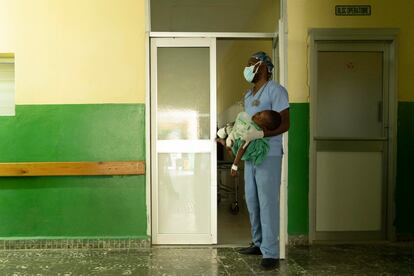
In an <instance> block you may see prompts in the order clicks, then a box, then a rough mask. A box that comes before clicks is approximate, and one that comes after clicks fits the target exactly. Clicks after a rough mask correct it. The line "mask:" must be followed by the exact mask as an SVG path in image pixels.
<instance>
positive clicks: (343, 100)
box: [317, 52, 383, 138]
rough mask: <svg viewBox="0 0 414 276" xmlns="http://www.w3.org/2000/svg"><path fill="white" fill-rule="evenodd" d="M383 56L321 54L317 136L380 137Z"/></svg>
mask: <svg viewBox="0 0 414 276" xmlns="http://www.w3.org/2000/svg"><path fill="white" fill-rule="evenodd" d="M382 66H383V65H382V52H319V53H318V93H317V95H318V96H317V97H318V98H317V136H319V137H361V138H363V137H381V136H382V133H383V128H382V114H383V112H382V108H383V104H382V70H383V69H382Z"/></svg>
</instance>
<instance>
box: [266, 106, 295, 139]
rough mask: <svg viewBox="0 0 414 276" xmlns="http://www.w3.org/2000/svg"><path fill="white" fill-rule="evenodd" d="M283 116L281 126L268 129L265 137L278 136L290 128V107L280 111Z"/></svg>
mask: <svg viewBox="0 0 414 276" xmlns="http://www.w3.org/2000/svg"><path fill="white" fill-rule="evenodd" d="M279 113H280V117H281V119H282V120H281V123H280V126H279V127H278V128H277V129H274V130H267V131H264V137H271V136H276V135H279V134H282V133H285V132H286V131H288V130H289V127H290V115H289V108H286V109H284V110H282V111H280V112H279Z"/></svg>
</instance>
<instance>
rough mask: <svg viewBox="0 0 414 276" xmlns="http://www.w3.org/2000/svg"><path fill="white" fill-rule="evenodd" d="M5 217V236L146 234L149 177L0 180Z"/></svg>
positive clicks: (0, 213)
mask: <svg viewBox="0 0 414 276" xmlns="http://www.w3.org/2000/svg"><path fill="white" fill-rule="evenodd" d="M0 217H1V223H0V237H37V236H43V237H55V236H56V237H59V236H65V237H77V236H90V237H102V236H110V237H118V236H134V235H136V236H145V235H146V207H145V177H144V176H127V177H119V176H118V177H25V178H0Z"/></svg>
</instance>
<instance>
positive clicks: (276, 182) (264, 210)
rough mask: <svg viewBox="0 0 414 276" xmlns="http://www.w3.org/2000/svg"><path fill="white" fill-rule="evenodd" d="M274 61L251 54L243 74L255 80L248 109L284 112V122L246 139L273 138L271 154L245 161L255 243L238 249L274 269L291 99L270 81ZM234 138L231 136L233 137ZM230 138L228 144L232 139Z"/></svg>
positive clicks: (246, 102) (250, 111)
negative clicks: (260, 159) (284, 140)
mask: <svg viewBox="0 0 414 276" xmlns="http://www.w3.org/2000/svg"><path fill="white" fill-rule="evenodd" d="M273 67H274V66H273V64H272V60H271V59H270V57H269V56H268V55H266V53H264V52H258V53H255V54H253V55H252V56H251V58H250V59H249V61H248V64H247V66H246V68H245V69H244V77H245V79H246V80H247V81H248V82H251V83H253V87H252V88H251V89H249V90H248V91H247V93H246V95H245V97H244V108H245V111H246V112H247V113H248V114H249V115H250V116H253V115H254V114H255V113H257V112H259V111H263V110H275V111H277V112H279V113H280V115H281V119H282V122H281V125H280V127H279V128H277V129H276V130H273V131H265V132H263V131H258V130H256V129H252V131H251V132H249V133H247V134H246V135H245V137H243V140H245V141H251V140H254V139H258V138H262V137H270V139H269V145H270V150H269V153H268V156H267V157H266V159H265V160H264V161H263V163H261V164H260V165H258V166H255V165H253V164H252V162H249V161H246V162H245V168H244V179H245V196H246V203H247V208H248V210H249V216H250V223H251V227H252V229H251V232H252V240H253V241H252V245H251V246H250V247H247V248H242V249H240V250H239V253H241V254H249V255H263V258H262V262H261V265H262V267H263V268H265V269H272V268H275V267H277V266H278V264H279V213H280V210H279V209H280V208H279V207H280V206H279V193H280V180H281V169H282V155H283V147H282V135H281V134H282V133H284V132H286V131H287V130H288V129H289V126H290V120H289V100H288V94H287V91H286V89H285V88H284V87H283V86H281V85H279V84H277V83H275V82H274V81H273V80H271V76H272V70H273ZM230 139H231V138H230ZM230 139H229V140H227V141H226V144H227V146H229V145H231V144H232V143H233V141H231V140H230Z"/></svg>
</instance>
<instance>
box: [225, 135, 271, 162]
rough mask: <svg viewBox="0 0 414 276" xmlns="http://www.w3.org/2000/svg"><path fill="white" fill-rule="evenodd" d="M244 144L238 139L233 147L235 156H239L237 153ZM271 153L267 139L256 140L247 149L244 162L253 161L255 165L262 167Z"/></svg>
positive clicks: (243, 158)
mask: <svg viewBox="0 0 414 276" xmlns="http://www.w3.org/2000/svg"><path fill="white" fill-rule="evenodd" d="M243 144H244V141H243V140H242V139H236V141H235V142H234V145H233V147H232V151H233V154H234V156H236V155H237V151H238V150H239V148H240V147H241V146H242V145H243ZM268 152H269V142H268V140H267V138H261V139H256V140H253V141H251V142H250V144H249V146H248V147H247V149H246V151H245V153H244V155H243V157H242V160H247V161H252V162H253V164H254V165H260V164H261V163H262V162H263V160H264V159H265V158H266V156H267V153H268Z"/></svg>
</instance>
